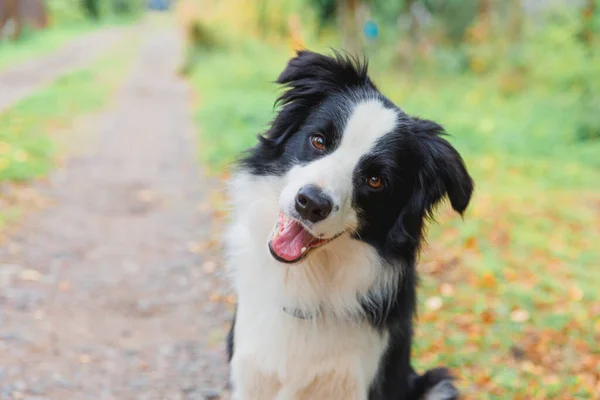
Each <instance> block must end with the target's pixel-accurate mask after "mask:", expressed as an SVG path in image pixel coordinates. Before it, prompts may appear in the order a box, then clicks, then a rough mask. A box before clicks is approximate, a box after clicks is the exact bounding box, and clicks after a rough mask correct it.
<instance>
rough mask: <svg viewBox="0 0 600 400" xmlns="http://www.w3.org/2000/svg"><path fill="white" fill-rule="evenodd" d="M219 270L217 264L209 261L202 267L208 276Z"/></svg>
mask: <svg viewBox="0 0 600 400" xmlns="http://www.w3.org/2000/svg"><path fill="white" fill-rule="evenodd" d="M216 269H217V263H216V262H214V261H207V262H205V263H204V264H203V265H202V270H203V271H204V272H206V273H207V274H212V273H213V272H215V271H216Z"/></svg>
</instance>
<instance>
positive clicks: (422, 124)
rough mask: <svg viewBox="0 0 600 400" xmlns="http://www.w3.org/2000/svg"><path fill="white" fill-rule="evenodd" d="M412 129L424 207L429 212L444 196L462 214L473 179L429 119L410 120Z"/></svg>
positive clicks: (471, 190) (438, 128) (471, 188)
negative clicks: (419, 158)
mask: <svg viewBox="0 0 600 400" xmlns="http://www.w3.org/2000/svg"><path fill="white" fill-rule="evenodd" d="M413 120H414V125H413V131H414V132H415V134H416V135H417V136H418V137H419V138H420V140H419V143H420V147H421V149H420V152H421V154H422V157H423V164H422V169H421V179H420V180H421V182H422V184H423V185H424V187H423V190H424V192H425V199H424V200H425V204H424V208H425V210H426V211H427V213H430V212H431V211H432V210H433V208H434V207H435V205H436V204H437V203H439V201H440V200H442V199H443V198H445V197H448V199H449V200H450V204H451V205H452V208H453V209H454V210H455V211H456V212H458V213H459V214H461V215H462V214H463V212H464V211H465V209H466V208H467V206H468V205H469V202H470V200H471V195H472V193H473V186H474V185H473V179H471V176H470V175H469V173H468V172H467V168H466V166H465V163H464V161H463V159H462V157H461V156H460V154H458V151H456V149H455V148H454V147H452V145H451V144H450V143H449V142H448V141H447V140H446V139H444V138H443V135H445V132H444V129H443V128H442V127H441V126H440V125H439V124H437V123H435V122H433V121H429V120H422V119H417V118H415V119H413Z"/></svg>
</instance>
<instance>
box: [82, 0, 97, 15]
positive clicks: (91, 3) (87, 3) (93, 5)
mask: <svg viewBox="0 0 600 400" xmlns="http://www.w3.org/2000/svg"><path fill="white" fill-rule="evenodd" d="M81 5H82V7H83V10H84V12H85V14H86V15H87V16H88V18H91V19H94V20H98V19H100V1H99V0H81Z"/></svg>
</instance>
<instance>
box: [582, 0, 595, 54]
mask: <svg viewBox="0 0 600 400" xmlns="http://www.w3.org/2000/svg"><path fill="white" fill-rule="evenodd" d="M597 9H598V0H587V1H586V4H585V6H584V7H583V29H582V33H581V37H582V39H583V41H584V42H585V43H586V44H588V45H589V44H591V43H592V36H593V34H594V30H593V21H594V15H595V14H596V10H597Z"/></svg>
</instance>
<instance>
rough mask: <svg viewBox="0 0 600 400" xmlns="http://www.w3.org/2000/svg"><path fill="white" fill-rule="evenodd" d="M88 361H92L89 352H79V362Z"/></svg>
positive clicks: (84, 362) (85, 362)
mask: <svg viewBox="0 0 600 400" xmlns="http://www.w3.org/2000/svg"><path fill="white" fill-rule="evenodd" d="M90 361H92V357H90V355H89V354H80V355H79V362H80V363H81V364H89V362H90Z"/></svg>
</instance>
